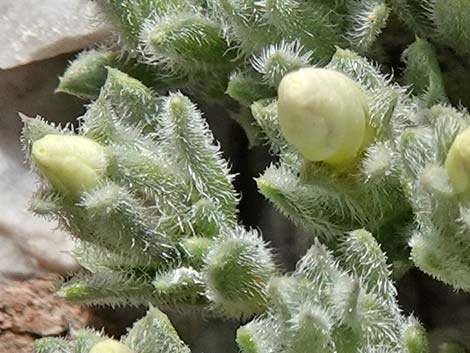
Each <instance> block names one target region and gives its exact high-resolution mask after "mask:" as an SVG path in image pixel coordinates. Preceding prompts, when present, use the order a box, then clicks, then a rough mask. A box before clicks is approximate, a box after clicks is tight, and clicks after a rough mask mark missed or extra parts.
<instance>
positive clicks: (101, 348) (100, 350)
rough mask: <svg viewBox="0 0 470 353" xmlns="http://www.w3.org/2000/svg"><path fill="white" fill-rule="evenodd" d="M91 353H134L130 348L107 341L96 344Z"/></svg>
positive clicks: (113, 341)
mask: <svg viewBox="0 0 470 353" xmlns="http://www.w3.org/2000/svg"><path fill="white" fill-rule="evenodd" d="M90 353H133V352H132V351H131V349H130V348H129V347H127V346H126V345H124V344H123V343H121V342H118V341H116V340H112V339H107V340H105V341H101V342H98V343H97V344H95V345H94V346H93V347H92V348H91V350H90Z"/></svg>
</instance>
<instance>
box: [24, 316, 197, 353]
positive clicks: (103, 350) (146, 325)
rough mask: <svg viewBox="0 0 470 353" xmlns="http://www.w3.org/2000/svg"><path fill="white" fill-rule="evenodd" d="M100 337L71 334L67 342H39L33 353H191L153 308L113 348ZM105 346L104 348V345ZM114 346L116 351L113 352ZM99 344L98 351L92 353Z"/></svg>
mask: <svg viewBox="0 0 470 353" xmlns="http://www.w3.org/2000/svg"><path fill="white" fill-rule="evenodd" d="M106 341H111V340H109V339H108V338H107V337H106V336H104V335H103V334H102V333H99V332H94V331H91V330H79V331H77V332H73V333H72V335H71V337H70V338H69V339H68V340H65V339H61V338H42V339H40V340H37V341H35V343H34V350H33V352H34V353H58V352H60V353H90V352H93V353H95V352H96V353H129V352H132V353H190V350H189V348H188V347H187V346H186V345H185V344H184V342H182V341H181V339H180V338H179V337H178V334H177V333H176V330H175V329H174V327H173V325H172V324H171V322H170V320H169V319H168V317H167V316H166V315H165V314H164V313H162V312H161V311H160V310H158V309H157V308H155V307H151V308H150V309H149V310H148V312H147V314H146V315H145V316H144V317H143V318H142V319H140V320H138V321H137V322H135V323H134V325H133V327H132V328H131V329H130V331H129V332H128V333H127V335H126V336H125V337H123V338H122V339H121V342H120V343H118V342H117V341H114V340H113V341H114V342H115V344H114V345H112V346H108V347H109V348H107V347H106V346H107V345H106ZM103 343H104V345H103ZM116 343H117V346H118V347H119V348H116ZM97 344H101V347H100V349H96V348H95V349H94V347H98V345H97Z"/></svg>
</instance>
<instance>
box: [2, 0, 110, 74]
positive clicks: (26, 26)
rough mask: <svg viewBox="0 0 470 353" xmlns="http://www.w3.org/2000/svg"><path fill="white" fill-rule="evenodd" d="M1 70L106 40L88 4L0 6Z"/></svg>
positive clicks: (52, 0)
mask: <svg viewBox="0 0 470 353" xmlns="http://www.w3.org/2000/svg"><path fill="white" fill-rule="evenodd" d="M0 14H1V15H0V47H1V48H2V50H1V51H0V69H8V68H12V67H15V66H18V65H23V64H27V63H29V62H32V61H36V60H41V59H46V58H51V57H54V56H57V55H59V54H63V53H69V52H73V51H77V50H80V49H82V48H84V47H87V46H89V45H91V44H93V43H96V42H98V41H102V40H104V39H105V38H106V37H108V36H109V29H107V27H106V26H104V25H103V24H98V23H97V22H96V21H95V23H92V21H90V18H92V17H93V18H96V16H95V15H94V14H96V8H95V6H94V4H93V3H92V1H90V0H41V1H38V0H21V1H1V2H0Z"/></svg>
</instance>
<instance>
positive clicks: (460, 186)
mask: <svg viewBox="0 0 470 353" xmlns="http://www.w3.org/2000/svg"><path fill="white" fill-rule="evenodd" d="M445 167H446V170H447V174H448V175H449V180H450V182H451V184H452V186H453V187H454V190H455V192H457V193H462V192H464V191H466V190H468V189H469V188H470V128H468V129H466V130H464V131H463V132H461V133H460V134H458V135H457V137H456V138H455V139H454V142H453V143H452V145H451V146H450V149H449V152H448V153H447V158H446V161H445Z"/></svg>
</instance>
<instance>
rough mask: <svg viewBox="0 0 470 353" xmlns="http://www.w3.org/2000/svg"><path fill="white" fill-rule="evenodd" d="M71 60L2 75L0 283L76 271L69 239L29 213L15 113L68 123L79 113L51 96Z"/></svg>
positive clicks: (28, 182) (31, 183) (68, 101)
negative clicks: (53, 272)
mask: <svg viewBox="0 0 470 353" xmlns="http://www.w3.org/2000/svg"><path fill="white" fill-rule="evenodd" d="M68 59H70V57H59V58H56V59H49V60H45V61H42V62H40V63H34V64H30V65H25V66H21V67H18V68H16V69H11V70H4V71H0V92H2V94H1V95H0V244H2V246H0V279H1V278H5V277H15V278H25V277H29V276H31V275H33V274H37V273H39V272H44V271H56V272H59V273H67V272H71V271H74V270H76V269H77V264H76V262H75V261H74V260H73V259H72V257H71V256H70V254H69V251H70V249H71V248H72V246H73V243H72V241H71V240H70V238H69V236H68V235H67V234H65V233H63V232H61V231H58V230H54V228H56V227H57V224H56V223H54V222H48V221H46V220H44V219H41V218H38V217H36V216H34V215H33V214H31V213H30V212H29V211H28V209H27V208H28V202H29V199H30V197H31V194H32V193H33V191H34V189H35V176H34V175H33V174H32V173H30V172H29V167H28V166H27V165H26V164H25V163H24V162H23V160H24V156H23V152H22V150H21V144H20V129H21V122H20V119H19V117H18V111H21V112H24V113H25V114H27V115H30V116H36V114H39V115H42V116H44V117H45V118H47V119H50V120H54V121H56V122H57V121H64V122H66V121H70V120H72V119H74V118H76V117H78V116H80V115H81V114H82V112H83V102H81V101H78V100H76V99H74V98H72V97H69V96H67V95H64V94H56V95H54V94H53V92H54V89H55V87H56V86H57V84H58V76H59V75H60V74H61V73H62V72H63V70H64V69H65V66H66V64H67V61H68Z"/></svg>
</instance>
